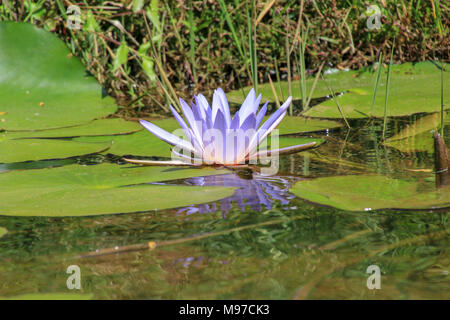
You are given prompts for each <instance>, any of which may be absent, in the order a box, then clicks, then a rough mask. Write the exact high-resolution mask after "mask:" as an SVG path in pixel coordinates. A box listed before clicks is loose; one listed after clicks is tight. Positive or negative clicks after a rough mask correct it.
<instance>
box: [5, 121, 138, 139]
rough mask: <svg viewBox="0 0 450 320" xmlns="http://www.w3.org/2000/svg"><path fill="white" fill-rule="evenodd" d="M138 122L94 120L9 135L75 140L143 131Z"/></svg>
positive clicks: (15, 137)
mask: <svg viewBox="0 0 450 320" xmlns="http://www.w3.org/2000/svg"><path fill="white" fill-rule="evenodd" d="M142 129H143V128H142V126H141V125H139V124H138V123H137V122H133V121H126V120H123V119H120V118H117V119H100V120H93V121H91V122H90V123H88V124H84V125H80V126H73V127H67V128H57V129H49V130H39V131H25V132H13V133H9V138H10V139H20V138H73V137H93V136H106V135H122V134H128V133H133V132H137V131H140V130H142Z"/></svg>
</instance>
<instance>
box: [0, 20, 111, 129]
mask: <svg viewBox="0 0 450 320" xmlns="http://www.w3.org/2000/svg"><path fill="white" fill-rule="evenodd" d="M0 47H1V50H0V74H1V76H0V97H1V103H0V114H2V115H1V116H0V129H5V130H41V129H51V128H58V127H67V126H73V125H79V124H84V123H87V122H89V121H91V120H92V119H95V118H102V117H104V116H106V115H108V114H111V113H113V112H115V111H116V110H117V106H116V105H115V102H114V100H113V99H112V98H111V97H108V96H106V95H105V94H104V92H103V91H102V88H101V86H100V85H99V84H98V82H97V80H96V79H95V78H94V77H92V76H90V75H88V74H87V72H86V70H85V68H84V66H83V65H82V63H81V62H80V61H79V60H78V59H77V58H75V57H74V56H73V55H72V54H71V52H70V51H69V49H68V48H67V47H66V45H65V44H64V43H63V42H62V41H61V40H59V39H58V38H57V37H56V36H55V35H54V34H52V33H50V32H48V31H46V30H43V29H38V28H36V27H35V26H34V25H32V24H27V23H20V22H0Z"/></svg>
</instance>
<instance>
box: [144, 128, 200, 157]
mask: <svg viewBox="0 0 450 320" xmlns="http://www.w3.org/2000/svg"><path fill="white" fill-rule="evenodd" d="M139 122H140V124H141V125H142V126H144V128H145V129H147V130H148V131H150V132H151V133H153V134H154V135H155V136H157V137H158V138H159V139H161V140H163V141H165V142H167V143H168V144H171V145H173V146H179V147H182V148H184V149H186V150H190V151H192V152H194V153H195V152H196V150H195V149H194V147H193V146H192V144H191V143H190V142H189V141H186V140H183V139H181V138H179V137H177V136H175V135H173V134H171V133H169V132H167V131H166V130H163V129H161V128H160V127H158V126H155V125H154V124H153V123H151V122H148V121H145V120H139Z"/></svg>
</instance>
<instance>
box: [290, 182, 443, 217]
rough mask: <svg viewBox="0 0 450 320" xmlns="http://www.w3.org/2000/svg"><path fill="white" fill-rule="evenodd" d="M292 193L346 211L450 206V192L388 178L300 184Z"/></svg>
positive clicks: (297, 184) (298, 183) (293, 188)
mask: <svg viewBox="0 0 450 320" xmlns="http://www.w3.org/2000/svg"><path fill="white" fill-rule="evenodd" d="M291 192H293V193H294V194H295V195H297V196H298V197H300V198H303V199H306V200H308V201H311V202H316V203H319V204H322V205H327V206H332V207H336V208H339V209H342V210H350V211H367V210H377V209H387V208H392V209H394V208H395V209H436V208H444V207H449V206H450V192H449V188H441V189H439V190H437V191H436V190H435V188H434V185H431V184H429V185H421V184H419V183H418V182H415V181H406V180H400V179H393V178H388V177H386V176H381V175H348V176H336V177H326V178H317V179H311V180H303V181H300V182H297V183H296V184H295V185H294V187H292V188H291Z"/></svg>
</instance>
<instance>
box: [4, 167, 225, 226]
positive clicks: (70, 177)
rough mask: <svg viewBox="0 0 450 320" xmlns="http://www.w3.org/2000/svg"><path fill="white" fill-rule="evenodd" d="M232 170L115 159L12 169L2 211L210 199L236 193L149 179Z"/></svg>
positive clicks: (89, 211)
mask: <svg viewBox="0 0 450 320" xmlns="http://www.w3.org/2000/svg"><path fill="white" fill-rule="evenodd" d="M226 172H227V171H226V170H215V169H212V168H203V169H185V168H166V167H135V166H119V165H114V164H101V165H94V166H80V165H69V166H64V167H60V168H51V169H37V170H25V171H11V172H6V173H1V174H0V203H2V206H1V208H0V215H10V216H52V217H57V216H87V215H101V214H115V213H130V212H141V211H148V210H159V209H168V208H177V207H182V206H186V205H192V204H198V203H206V202H210V201H216V200H219V199H222V198H225V197H228V196H231V195H232V194H233V192H234V188H229V187H193V186H174V185H149V184H147V183H149V182H161V181H168V180H175V179H183V178H188V177H198V176H207V175H215V174H223V173H226ZM174 194H176V195H177V196H176V197H173V195H174Z"/></svg>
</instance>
